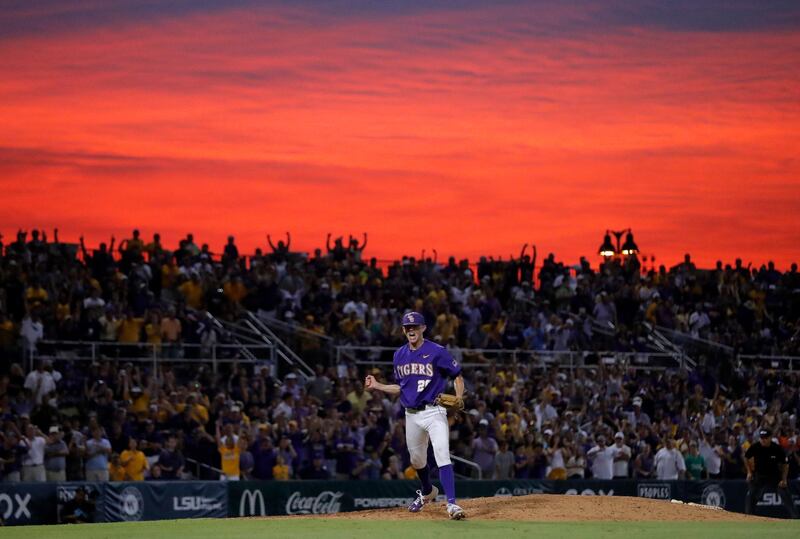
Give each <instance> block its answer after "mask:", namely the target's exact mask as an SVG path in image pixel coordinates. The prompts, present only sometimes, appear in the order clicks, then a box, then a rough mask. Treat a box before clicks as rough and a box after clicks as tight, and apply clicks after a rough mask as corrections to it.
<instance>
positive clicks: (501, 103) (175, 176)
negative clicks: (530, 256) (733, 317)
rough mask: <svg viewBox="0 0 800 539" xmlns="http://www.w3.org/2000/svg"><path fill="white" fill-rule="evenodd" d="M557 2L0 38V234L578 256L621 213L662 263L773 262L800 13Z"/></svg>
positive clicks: (794, 106)
mask: <svg viewBox="0 0 800 539" xmlns="http://www.w3.org/2000/svg"><path fill="white" fill-rule="evenodd" d="M561 9H562V11H556V12H554V11H552V10H551V11H548V12H546V13H541V14H540V13H536V12H535V11H532V10H528V11H527V12H526V11H525V10H521V8H519V7H513V6H512V7H507V8H503V9H493V10H487V9H473V10H465V11H462V12H435V11H432V12H424V13H409V14H402V13H401V14H394V15H392V16H382V15H380V14H371V15H369V16H364V17H330V16H324V15H320V14H315V13H314V12H312V11H310V10H308V11H306V10H299V9H293V8H285V7H284V8H280V9H277V8H270V9H266V8H265V9H246V10H245V9H229V10H221V11H216V12H214V13H213V14H208V13H187V14H180V15H174V16H169V17H161V18H154V19H148V20H147V21H142V20H132V21H131V22H128V23H124V24H116V25H98V26H96V27H91V26H88V27H82V28H81V29H80V31H77V32H70V31H68V30H62V31H58V32H53V33H52V34H49V35H41V34H21V35H18V36H10V37H7V38H5V39H0V74H2V77H0V117H2V118H3V122H4V129H3V130H2V131H0V146H1V147H2V148H4V149H3V150H2V151H1V152H0V186H2V188H3V193H4V200H5V203H4V211H3V212H2V215H0V230H2V231H4V232H5V233H6V234H9V233H10V232H13V230H16V228H17V227H18V226H23V227H28V228H29V227H33V226H47V227H52V226H60V228H61V229H62V231H63V236H64V237H65V238H66V239H76V238H77V236H78V235H79V234H80V233H81V232H84V233H86V234H87V236H88V237H89V239H90V241H100V237H101V234H102V235H105V234H106V232H115V233H117V235H120V234H122V233H125V232H127V231H128V230H129V229H130V228H133V227H135V226H138V227H140V228H142V229H143V230H144V231H146V232H148V233H149V232H153V231H156V230H158V231H160V232H161V233H162V235H163V236H164V237H165V239H166V240H167V241H172V242H176V241H177V239H178V237H179V236H182V235H183V234H185V233H186V232H188V231H190V230H191V231H193V232H194V233H195V235H196V236H197V237H199V238H202V239H205V240H206V241H208V242H209V243H210V244H211V245H212V248H214V247H215V246H216V247H220V246H221V245H222V243H223V242H224V237H225V236H226V235H227V234H229V233H236V234H237V237H238V238H239V242H240V244H241V245H242V246H243V247H244V248H245V249H247V250H251V249H252V248H254V247H255V246H256V245H263V243H264V242H263V234H264V232H265V231H268V230H269V231H275V232H280V231H283V230H291V231H293V233H294V236H295V238H296V241H295V245H297V246H298V247H300V248H305V249H312V248H314V247H316V246H320V245H321V244H322V242H323V241H324V236H325V233H326V232H327V231H329V230H330V231H333V232H334V233H336V234H346V233H348V232H353V233H358V234H360V233H361V232H363V231H369V232H370V234H371V240H370V253H371V254H375V255H377V256H379V257H381V258H393V257H397V256H399V255H401V254H404V253H412V254H417V253H419V251H420V250H421V249H422V248H426V249H428V251H430V250H431V248H434V247H435V248H437V249H438V251H439V253H440V254H443V255H444V254H450V253H452V254H456V255H458V256H469V257H473V258H474V257H475V256H477V255H478V254H483V253H487V254H495V255H503V256H508V254H510V253H516V252H518V249H519V246H520V245H521V244H522V243H524V242H528V243H530V242H535V243H537V244H538V245H539V247H540V249H541V250H542V251H554V252H556V253H557V254H558V256H559V257H561V258H564V259H567V260H568V261H573V260H576V259H577V257H578V256H580V255H584V254H585V255H591V256H593V255H594V253H595V252H596V249H597V246H598V244H599V243H600V240H601V239H602V233H603V232H604V231H605V229H606V228H609V227H610V228H622V227H627V226H630V227H632V228H633V229H634V231H635V232H636V237H637V241H638V243H639V245H640V247H641V248H642V249H643V250H644V251H646V252H648V253H651V254H653V253H654V254H656V255H657V257H658V259H659V260H660V261H664V262H674V261H677V260H678V259H679V258H680V257H681V256H682V254H683V252H685V251H688V252H692V253H693V254H694V256H695V258H696V259H698V260H699V261H700V262H701V263H703V264H711V263H712V262H713V261H714V260H716V259H717V258H722V259H724V260H732V259H733V258H734V257H736V256H741V257H742V258H744V259H745V260H746V261H747V260H752V261H754V262H756V263H759V262H763V261H766V260H767V259H773V260H775V261H776V262H777V263H778V264H779V265H780V266H782V267H785V266H787V265H788V264H789V263H790V262H791V261H793V260H794V258H793V257H796V256H797V255H796V253H797V245H798V244H800V225H798V224H797V220H796V218H795V216H796V215H797V213H798V210H799V209H800V202H798V201H799V200H800V161H798V160H797V159H796V157H795V156H796V155H797V154H798V150H799V149H800V144H798V142H800V141H798V134H797V133H798V132H799V131H798V128H799V127H800V75H798V72H797V70H796V69H793V66H796V65H797V64H798V61H800V51H798V49H797V47H796V43H797V33H796V32H793V31H792V30H791V29H770V30H769V31H730V32H715V31H688V30H685V29H673V28H661V27H658V26H652V25H650V26H635V25H627V26H622V27H620V26H615V27H608V26H606V27H602V26H601V27H598V28H592V27H591V26H583V25H579V26H578V28H580V31H571V32H570V31H564V30H563V29H562V30H558V29H559V24H564V23H563V21H564V20H565V18H568V15H569V13H565V12H564V11H563V10H564V8H561Z"/></svg>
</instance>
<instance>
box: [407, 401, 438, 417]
mask: <svg viewBox="0 0 800 539" xmlns="http://www.w3.org/2000/svg"><path fill="white" fill-rule="evenodd" d="M433 407H434V406H433V405H432V404H429V403H427V402H426V403H425V404H423V405H422V406H420V407H419V408H408V407H407V408H406V412H408V413H409V414H418V413H420V412H424V411H425V410H426V409H427V408H433Z"/></svg>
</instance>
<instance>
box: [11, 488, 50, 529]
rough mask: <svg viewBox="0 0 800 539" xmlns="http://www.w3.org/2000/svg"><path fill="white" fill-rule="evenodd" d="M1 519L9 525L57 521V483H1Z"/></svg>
mask: <svg viewBox="0 0 800 539" xmlns="http://www.w3.org/2000/svg"><path fill="white" fill-rule="evenodd" d="M0 520H1V521H2V523H3V524H4V525H7V526H15V525H22V524H53V523H55V522H56V485H55V483H0Z"/></svg>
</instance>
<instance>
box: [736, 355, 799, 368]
mask: <svg viewBox="0 0 800 539" xmlns="http://www.w3.org/2000/svg"><path fill="white" fill-rule="evenodd" d="M736 359H737V360H738V361H739V363H748V364H751V365H758V366H760V367H764V368H766V369H773V370H777V371H784V372H795V371H800V356H773V355H765V354H739V355H738V356H736Z"/></svg>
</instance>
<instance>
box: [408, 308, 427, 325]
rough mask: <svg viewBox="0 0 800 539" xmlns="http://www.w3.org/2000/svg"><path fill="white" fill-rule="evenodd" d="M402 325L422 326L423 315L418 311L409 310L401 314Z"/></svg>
mask: <svg viewBox="0 0 800 539" xmlns="http://www.w3.org/2000/svg"><path fill="white" fill-rule="evenodd" d="M403 325H404V326H424V325H425V317H424V316H422V315H421V314H419V313H418V312H414V311H412V312H410V313H406V314H404V315H403Z"/></svg>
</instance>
